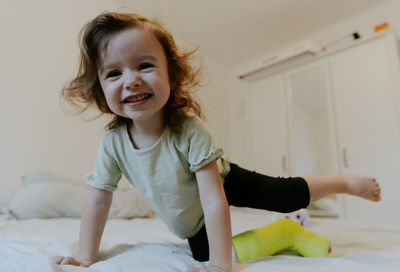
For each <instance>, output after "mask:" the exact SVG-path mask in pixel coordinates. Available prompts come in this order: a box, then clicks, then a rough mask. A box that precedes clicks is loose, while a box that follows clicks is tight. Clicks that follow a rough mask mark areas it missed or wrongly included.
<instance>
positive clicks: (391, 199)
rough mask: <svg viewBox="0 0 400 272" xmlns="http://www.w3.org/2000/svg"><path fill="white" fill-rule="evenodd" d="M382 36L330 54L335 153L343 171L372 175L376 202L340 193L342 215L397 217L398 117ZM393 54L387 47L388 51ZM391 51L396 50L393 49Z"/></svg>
mask: <svg viewBox="0 0 400 272" xmlns="http://www.w3.org/2000/svg"><path fill="white" fill-rule="evenodd" d="M387 43H388V40H387V39H385V38H380V39H377V40H374V41H371V42H368V43H365V44H362V45H359V46H357V47H354V48H351V49H348V50H346V51H344V52H341V53H338V54H336V55H335V56H333V57H331V58H330V65H331V73H332V84H333V90H334V91H333V97H334V103H335V109H336V122H337V129H338V131H337V132H338V133H337V135H338V142H339V150H338V152H339V154H341V156H342V158H341V168H342V171H343V172H344V173H360V174H367V175H371V176H374V177H376V178H377V179H378V180H379V181H380V182H381V185H382V197H383V198H382V201H381V202H380V203H372V202H369V201H365V200H361V199H358V198H355V197H346V198H345V216H346V217H347V218H355V219H371V218H373V219H376V220H385V221H397V222H400V214H399V212H398V208H399V207H400V197H399V195H400V177H399V169H400V122H399V115H398V110H397V109H396V107H395V105H396V103H395V99H397V98H398V96H397V94H396V92H397V91H398V90H397V89H396V87H395V86H394V84H393V78H392V77H393V76H396V77H398V76H400V75H393V72H392V70H391V67H392V64H393V63H391V62H393V61H395V62H397V61H398V60H397V59H393V58H390V57H389V56H390V55H392V54H390V52H388V50H389V49H390V48H392V49H393V48H394V47H391V46H388V44H387ZM391 53H393V52H391ZM395 55H397V54H395Z"/></svg>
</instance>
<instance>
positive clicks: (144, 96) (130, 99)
mask: <svg viewBox="0 0 400 272" xmlns="http://www.w3.org/2000/svg"><path fill="white" fill-rule="evenodd" d="M148 96H149V95H148V94H141V95H137V96H133V97H129V98H127V102H131V103H133V102H136V101H140V100H143V99H146V98H147V97H148Z"/></svg>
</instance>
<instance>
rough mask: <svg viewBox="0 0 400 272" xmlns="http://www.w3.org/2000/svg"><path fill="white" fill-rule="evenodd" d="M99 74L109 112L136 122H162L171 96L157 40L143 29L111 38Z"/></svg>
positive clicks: (162, 54) (129, 29)
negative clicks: (164, 109) (164, 110)
mask: <svg viewBox="0 0 400 272" xmlns="http://www.w3.org/2000/svg"><path fill="white" fill-rule="evenodd" d="M101 57H102V59H101V60H102V61H101V67H100V69H99V70H98V76H99V80H100V85H101V87H102V89H103V92H104V95H105V98H106V101H107V104H108V106H109V108H110V109H111V110H112V111H113V112H114V113H115V114H117V115H119V116H123V117H126V118H129V119H131V120H133V121H135V122H142V121H151V120H158V121H162V120H163V108H164V106H165V104H166V103H167V101H168V98H169V95H170V82H169V77H168V63H167V60H166V57H165V54H164V50H163V48H162V46H161V44H160V43H159V42H158V40H157V39H156V37H155V36H154V35H153V34H152V33H151V32H150V31H146V30H145V29H141V28H128V29H125V30H122V31H120V32H118V33H116V34H114V35H113V36H112V37H111V38H110V41H109V44H108V47H107V48H106V50H105V51H104V52H103V55H102V56H101Z"/></svg>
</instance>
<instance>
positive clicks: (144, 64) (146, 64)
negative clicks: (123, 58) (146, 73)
mask: <svg viewBox="0 0 400 272" xmlns="http://www.w3.org/2000/svg"><path fill="white" fill-rule="evenodd" d="M152 67H154V65H153V64H151V63H148V62H143V63H141V64H139V67H138V69H139V70H144V69H148V68H152Z"/></svg>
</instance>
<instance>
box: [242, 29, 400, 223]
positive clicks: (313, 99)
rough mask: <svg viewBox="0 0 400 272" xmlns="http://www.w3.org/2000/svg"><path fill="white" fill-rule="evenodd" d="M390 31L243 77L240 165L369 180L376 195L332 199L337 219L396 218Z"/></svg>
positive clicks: (398, 99)
mask: <svg viewBox="0 0 400 272" xmlns="http://www.w3.org/2000/svg"><path fill="white" fill-rule="evenodd" d="M399 67H400V66H399V50H398V40H397V38H396V37H395V35H394V34H392V33H386V34H384V35H377V36H375V37H372V38H369V39H366V40H362V39H360V40H359V41H354V42H353V43H352V44H351V45H349V46H347V47H344V48H341V49H340V50H337V51H335V52H329V53H323V54H321V55H320V56H316V57H313V58H311V59H308V60H307V61H304V62H302V63H301V64H297V65H295V66H294V67H291V68H288V69H283V70H281V71H275V72H273V73H271V72H268V71H264V72H259V73H258V74H257V75H255V76H252V78H250V79H246V86H247V87H248V90H246V94H245V105H246V106H245V118H246V122H245V123H246V133H245V137H246V140H245V143H246V152H247V153H246V162H247V167H250V168H252V169H254V170H256V171H259V172H261V173H265V174H268V175H274V176H302V175H310V174H314V175H318V174H324V175H326V174H333V173H339V174H340V173H343V174H350V173H359V174H365V175H370V176H373V177H376V178H377V180H378V181H379V182H380V183H381V187H382V200H381V202H378V203H375V202H370V201H366V200H363V199H360V198H357V197H353V196H344V195H339V197H338V198H336V200H335V201H336V202H335V203H336V204H337V205H338V207H339V208H338V211H339V212H338V216H339V217H343V218H352V219H355V220H371V219H372V220H384V221H388V222H400V211H399V210H398V209H399V207H400V69H399Z"/></svg>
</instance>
